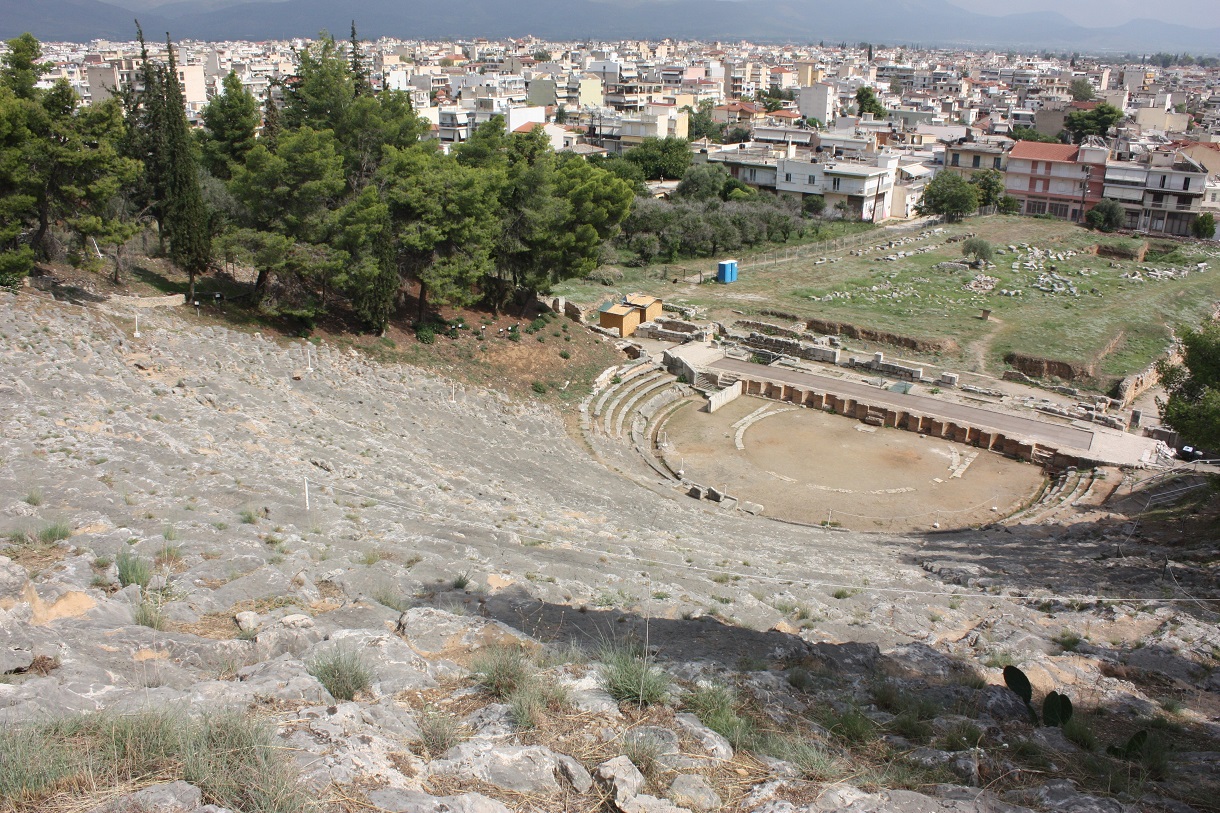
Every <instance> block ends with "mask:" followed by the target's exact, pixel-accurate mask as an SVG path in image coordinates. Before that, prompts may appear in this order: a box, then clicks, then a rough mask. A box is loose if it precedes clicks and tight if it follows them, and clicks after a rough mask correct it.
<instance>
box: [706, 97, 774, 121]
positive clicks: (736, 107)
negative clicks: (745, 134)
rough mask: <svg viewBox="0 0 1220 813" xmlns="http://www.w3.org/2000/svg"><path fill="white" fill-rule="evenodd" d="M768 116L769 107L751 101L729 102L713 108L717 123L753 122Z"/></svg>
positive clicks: (713, 118) (713, 117)
mask: <svg viewBox="0 0 1220 813" xmlns="http://www.w3.org/2000/svg"><path fill="white" fill-rule="evenodd" d="M766 118H767V108H765V107H763V106H762V105H761V104H751V103H750V102H729V103H728V104H722V105H717V106H716V107H713V108H712V121H714V122H716V123H717V124H728V125H734V124H747V125H748V124H753V123H754V122H756V121H758V122H761V121H763V120H764V119H766Z"/></svg>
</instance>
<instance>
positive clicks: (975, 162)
mask: <svg viewBox="0 0 1220 813" xmlns="http://www.w3.org/2000/svg"><path fill="white" fill-rule="evenodd" d="M982 160H983V156H981V155H976V156H974V160H973V161H972V162H971V164H970V166H972V167H974V168H975V169H978V168H979V166H980V164H981V162H982Z"/></svg>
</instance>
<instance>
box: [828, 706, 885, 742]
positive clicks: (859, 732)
mask: <svg viewBox="0 0 1220 813" xmlns="http://www.w3.org/2000/svg"><path fill="white" fill-rule="evenodd" d="M820 721H821V723H822V725H824V726H825V727H826V728H827V730H829V731H830V733H831V734H833V735H834V736H836V737H838V738H839V739H840V740H843V741H844V742H847V743H851V744H853V745H862V744H864V743H869V742H872V741H873V740H875V739H877V724H876V723H874V722H873V721H872V720H870V719H868V718H867V717H865V716H864V715H863V714H861V713H860V710H859V709H857V708H849V709H847V710H846V711H843V712H841V713H839V712H834V711H830V712H828V713H826V714H824V715H823V716H822V717H821V720H820Z"/></svg>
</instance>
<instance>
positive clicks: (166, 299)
mask: <svg viewBox="0 0 1220 813" xmlns="http://www.w3.org/2000/svg"><path fill="white" fill-rule="evenodd" d="M106 301H107V302H110V303H112V304H115V305H130V306H131V307H133V308H174V307H177V306H178V305H185V304H186V294H169V295H168V296H118V295H117V294H111V295H110V296H108V297H107V298H106Z"/></svg>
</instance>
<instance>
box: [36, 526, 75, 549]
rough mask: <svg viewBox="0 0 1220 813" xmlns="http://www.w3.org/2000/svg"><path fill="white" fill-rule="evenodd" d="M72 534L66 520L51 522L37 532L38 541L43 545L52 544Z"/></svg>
mask: <svg viewBox="0 0 1220 813" xmlns="http://www.w3.org/2000/svg"><path fill="white" fill-rule="evenodd" d="M70 536H72V526H71V525H69V524H68V523H66V522H53V523H51V524H50V525H47V526H45V527H44V528H43V529H42V530H40V531H39V532H38V541H39V542H41V543H42V544H44V545H53V544H55V543H56V542H60V541H63V540H64V539H67V538H68V537H70Z"/></svg>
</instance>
